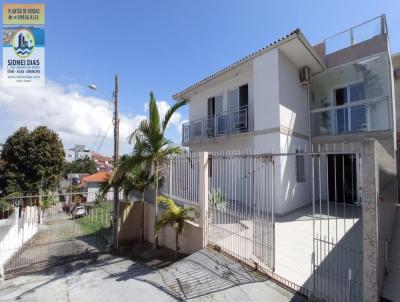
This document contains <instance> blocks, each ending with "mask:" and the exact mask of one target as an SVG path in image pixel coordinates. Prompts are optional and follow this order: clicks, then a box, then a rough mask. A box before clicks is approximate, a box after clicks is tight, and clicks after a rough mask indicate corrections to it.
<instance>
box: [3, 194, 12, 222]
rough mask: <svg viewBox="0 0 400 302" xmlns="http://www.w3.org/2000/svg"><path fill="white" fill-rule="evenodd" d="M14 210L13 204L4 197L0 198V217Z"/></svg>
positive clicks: (6, 215)
mask: <svg viewBox="0 0 400 302" xmlns="http://www.w3.org/2000/svg"><path fill="white" fill-rule="evenodd" d="M13 211H14V208H13V206H12V205H11V204H10V203H9V202H8V201H7V200H5V199H0V219H5V218H7V217H8V216H10V215H11V214H12V212H13Z"/></svg>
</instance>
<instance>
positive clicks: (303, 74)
mask: <svg viewBox="0 0 400 302" xmlns="http://www.w3.org/2000/svg"><path fill="white" fill-rule="evenodd" d="M299 76H300V85H301V86H309V85H311V70H310V67H308V66H304V67H302V68H301V69H300V73H299Z"/></svg>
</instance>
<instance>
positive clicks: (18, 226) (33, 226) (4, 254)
mask: <svg viewBox="0 0 400 302" xmlns="http://www.w3.org/2000/svg"><path fill="white" fill-rule="evenodd" d="M37 211H38V210H37V207H25V208H24V209H23V211H22V215H21V217H19V215H18V208H16V209H15V211H14V213H13V214H12V215H11V216H10V217H8V218H7V219H1V220H0V267H1V266H3V265H4V264H5V263H6V262H7V260H8V259H10V258H11V257H12V256H13V255H14V254H15V253H16V252H18V250H19V249H20V248H21V247H22V246H23V244H24V243H25V242H27V241H28V240H30V239H31V238H32V237H33V236H34V235H35V234H36V233H37V231H38V227H39V223H38V212H37Z"/></svg>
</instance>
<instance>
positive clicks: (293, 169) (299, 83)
mask: <svg viewBox="0 0 400 302" xmlns="http://www.w3.org/2000/svg"><path fill="white" fill-rule="evenodd" d="M393 91H394V88H393V70H392V63H391V56H390V48H389V42H388V35H387V28H386V21H385V17H384V16H380V17H378V18H375V19H373V20H371V21H370V22H367V23H365V24H362V25H360V26H356V27H354V28H352V29H349V30H347V31H344V32H342V33H340V34H339V35H335V36H333V37H330V38H328V39H326V40H325V41H323V42H322V43H320V44H318V45H314V46H312V45H310V43H309V42H308V41H307V39H306V38H305V37H304V35H303V34H302V32H301V31H300V30H299V29H297V30H295V31H293V32H292V33H290V34H288V35H286V36H285V37H283V38H281V39H279V40H277V41H275V42H273V43H271V44H269V45H268V46H266V47H264V48H262V49H260V50H258V51H256V52H254V53H252V54H250V55H248V56H246V57H244V58H243V59H240V60H239V61H237V62H235V63H233V64H231V65H230V66H227V67H225V68H223V69H222V70H219V71H217V72H215V73H214V74H212V75H210V76H208V77H206V78H204V79H202V80H201V81H199V82H197V83H195V84H193V85H191V86H189V87H188V88H186V89H184V90H183V91H181V92H179V93H177V94H175V95H174V99H175V100H181V99H187V100H188V104H189V122H188V123H187V124H184V125H183V129H182V144H183V145H184V146H187V147H189V149H190V150H191V151H208V152H220V151H221V152H222V151H231V150H251V151H252V152H255V153H278V152H280V153H285V152H305V151H307V152H309V151H310V150H311V148H314V149H318V148H320V149H321V148H322V149H323V148H328V147H327V146H328V145H330V144H332V143H333V142H336V143H343V142H352V143H353V144H357V143H359V142H361V141H362V140H363V139H364V138H366V137H373V138H375V139H377V140H379V141H380V142H381V143H382V144H383V145H384V146H386V148H387V150H388V153H389V154H390V156H393V157H394V156H395V150H396V146H395V139H396V133H395V130H394V129H396V125H395V124H396V123H395V121H396V119H395V110H394V92H393ZM352 156H353V155H351V154H349V155H346V154H344V155H342V156H340V157H337V158H336V159H334V156H332V157H329V158H328V159H327V160H326V161H327V162H326V163H324V165H325V166H326V167H332V165H336V168H337V173H336V175H333V174H332V173H331V172H327V174H328V176H327V177H328V182H327V183H328V184H327V185H324V186H325V188H324V187H323V188H321V189H322V190H323V191H324V193H323V194H322V195H324V196H325V195H326V191H327V190H328V189H329V188H326V187H329V186H333V184H334V183H335V182H336V181H337V180H338V179H339V178H338V177H339V175H340V177H342V178H341V181H342V180H343V177H344V178H345V179H346V178H350V177H352V182H351V183H352V185H351V186H346V187H345V188H343V189H342V190H343V191H341V192H339V195H340V196H345V197H344V198H347V199H348V200H347V202H350V203H354V204H357V203H358V202H359V200H360V192H359V190H358V187H359V182H360V180H359V179H358V178H357V174H358V167H357V166H356V165H355V162H356V161H354V160H353V158H352ZM276 166H277V167H278V169H276V171H275V184H276V185H275V191H276V193H275V194H276V195H275V196H276V200H277V201H278V202H276V213H277V214H285V213H287V212H289V211H292V210H294V209H296V208H299V207H301V206H303V205H305V204H307V203H309V202H310V183H309V182H310V165H309V163H307V162H304V160H303V161H301V158H299V157H288V158H285V159H284V158H282V159H280V160H279V159H278V162H276ZM349 167H350V168H349ZM325 169H326V168H325ZM328 170H329V171H333V169H328ZM210 177H212V175H210ZM330 191H332V192H333V191H334V190H330ZM288 192H291V194H288ZM332 198H333V197H332Z"/></svg>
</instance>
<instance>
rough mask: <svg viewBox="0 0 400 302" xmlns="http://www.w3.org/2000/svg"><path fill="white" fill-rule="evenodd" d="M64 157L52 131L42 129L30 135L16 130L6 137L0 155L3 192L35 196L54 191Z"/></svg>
mask: <svg viewBox="0 0 400 302" xmlns="http://www.w3.org/2000/svg"><path fill="white" fill-rule="evenodd" d="M64 157H65V153H64V148H63V145H62V142H61V140H60V138H59V136H58V134H57V133H55V132H54V131H52V130H50V129H48V128H47V127H45V126H39V127H37V128H35V129H34V130H33V131H32V132H30V131H29V130H28V129H27V128H26V127H21V128H19V129H18V130H17V131H16V132H15V133H14V134H12V135H11V136H10V137H8V138H7V140H6V142H5V144H4V146H3V151H2V154H1V159H2V160H3V161H4V162H5V164H4V167H3V173H4V191H5V192H6V194H9V193H13V192H21V193H23V194H38V193H39V191H40V190H42V191H43V192H49V191H52V190H54V189H55V188H56V187H57V186H58V181H59V179H60V176H61V175H62V172H63V170H64Z"/></svg>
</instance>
